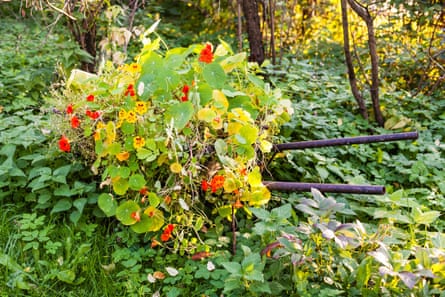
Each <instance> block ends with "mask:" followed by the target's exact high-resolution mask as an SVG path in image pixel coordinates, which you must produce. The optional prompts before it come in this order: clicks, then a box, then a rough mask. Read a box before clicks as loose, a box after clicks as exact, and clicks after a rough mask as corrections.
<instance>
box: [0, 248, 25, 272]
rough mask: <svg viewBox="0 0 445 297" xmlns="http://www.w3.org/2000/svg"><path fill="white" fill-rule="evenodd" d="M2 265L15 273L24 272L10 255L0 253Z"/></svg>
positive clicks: (0, 263)
mask: <svg viewBox="0 0 445 297" xmlns="http://www.w3.org/2000/svg"><path fill="white" fill-rule="evenodd" d="M0 265H2V266H5V267H6V268H7V269H9V270H12V271H14V272H18V271H22V267H21V266H20V265H19V264H17V262H16V261H15V260H14V259H13V258H12V257H11V256H9V255H6V254H3V253H2V252H1V251H0Z"/></svg>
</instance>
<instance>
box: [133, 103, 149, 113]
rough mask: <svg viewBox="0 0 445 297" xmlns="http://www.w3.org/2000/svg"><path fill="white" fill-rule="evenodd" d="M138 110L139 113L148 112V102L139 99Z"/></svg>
mask: <svg viewBox="0 0 445 297" xmlns="http://www.w3.org/2000/svg"><path fill="white" fill-rule="evenodd" d="M135 110H136V112H137V113H138V114H144V113H146V112H147V103H145V102H144V101H138V102H136V108H135Z"/></svg>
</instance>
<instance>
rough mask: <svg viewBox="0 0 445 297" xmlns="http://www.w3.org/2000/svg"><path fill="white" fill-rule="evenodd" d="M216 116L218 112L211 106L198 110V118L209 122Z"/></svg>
mask: <svg viewBox="0 0 445 297" xmlns="http://www.w3.org/2000/svg"><path fill="white" fill-rule="evenodd" d="M215 118H216V112H215V111H214V110H212V109H211V108H208V107H205V108H201V109H200V110H199V111H198V120H200V121H204V122H207V123H210V122H212V121H213V120H214V119H215Z"/></svg>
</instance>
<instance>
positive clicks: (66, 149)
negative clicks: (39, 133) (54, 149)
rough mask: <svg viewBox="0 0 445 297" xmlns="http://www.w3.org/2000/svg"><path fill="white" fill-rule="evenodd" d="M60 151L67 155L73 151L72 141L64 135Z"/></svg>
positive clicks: (60, 142)
mask: <svg viewBox="0 0 445 297" xmlns="http://www.w3.org/2000/svg"><path fill="white" fill-rule="evenodd" d="M59 149H60V150H61V151H64V152H67V153H68V152H69V151H70V150H71V145H70V141H69V140H68V138H66V137H65V136H63V135H62V137H60V139H59Z"/></svg>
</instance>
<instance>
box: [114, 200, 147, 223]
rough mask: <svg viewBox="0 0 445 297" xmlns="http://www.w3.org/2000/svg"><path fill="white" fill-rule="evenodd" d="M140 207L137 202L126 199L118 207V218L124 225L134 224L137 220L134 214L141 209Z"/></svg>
mask: <svg viewBox="0 0 445 297" xmlns="http://www.w3.org/2000/svg"><path fill="white" fill-rule="evenodd" d="M140 209H141V208H140V207H139V205H138V204H137V203H136V202H134V201H132V200H128V201H125V202H124V203H122V204H121V205H119V206H118V207H117V209H116V218H117V219H118V220H119V221H120V222H121V223H122V224H124V225H133V224H135V223H136V222H137V220H136V218H134V214H135V213H137V212H138V211H140Z"/></svg>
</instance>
